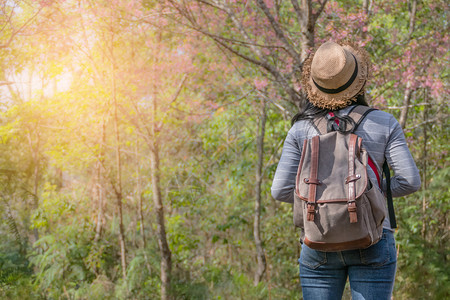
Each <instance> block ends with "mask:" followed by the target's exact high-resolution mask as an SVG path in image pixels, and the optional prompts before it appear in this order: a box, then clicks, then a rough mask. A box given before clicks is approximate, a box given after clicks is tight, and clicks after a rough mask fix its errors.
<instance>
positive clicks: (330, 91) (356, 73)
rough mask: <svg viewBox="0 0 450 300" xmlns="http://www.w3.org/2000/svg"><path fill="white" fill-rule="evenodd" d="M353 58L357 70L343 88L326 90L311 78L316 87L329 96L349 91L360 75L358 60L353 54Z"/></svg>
mask: <svg viewBox="0 0 450 300" xmlns="http://www.w3.org/2000/svg"><path fill="white" fill-rule="evenodd" d="M351 54H352V56H353V59H354V60H355V70H354V71H353V74H352V76H351V77H350V79H349V80H348V81H347V82H346V83H345V84H344V85H342V86H340V87H338V88H337V89H327V88H324V87H322V86H320V85H318V84H317V82H316V81H315V80H314V78H311V79H312V81H313V82H314V85H315V86H316V87H317V88H318V89H319V90H320V91H321V92H324V93H327V94H338V93H340V92H342V91H344V90H345V89H347V88H348V87H349V86H350V85H351V84H352V83H353V81H355V79H356V75H358V60H357V59H356V57H355V56H354V55H353V53H351Z"/></svg>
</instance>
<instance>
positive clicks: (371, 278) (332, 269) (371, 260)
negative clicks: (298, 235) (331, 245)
mask: <svg viewBox="0 0 450 300" xmlns="http://www.w3.org/2000/svg"><path fill="white" fill-rule="evenodd" d="M299 263H300V281H301V285H302V292H303V298H304V299H305V300H312V299H317V300H333V299H339V300H340V299H341V298H342V294H343V292H344V288H345V283H346V281H347V276H348V278H349V281H350V289H351V292H352V299H353V300H360V299H376V300H385V299H386V300H389V299H391V294H392V289H393V288H394V278H395V270H396V266H397V253H396V249H395V240H394V234H393V232H391V231H389V230H386V229H383V237H382V238H381V240H380V241H379V242H378V243H376V244H375V245H372V246H371V247H369V248H367V249H362V250H350V251H341V252H322V251H317V250H313V249H311V248H309V247H308V246H306V245H305V244H303V245H302V251H301V253H300V259H299Z"/></svg>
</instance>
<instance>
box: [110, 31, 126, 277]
mask: <svg viewBox="0 0 450 300" xmlns="http://www.w3.org/2000/svg"><path fill="white" fill-rule="evenodd" d="M113 41H114V31H113V30H112V28H111V59H112V63H111V68H112V70H111V81H112V82H111V85H112V98H113V99H112V100H113V104H114V133H115V138H116V172H117V177H116V184H115V193H116V201H117V210H118V214H119V245H120V262H121V265H122V278H123V280H124V281H126V280H127V258H126V246H125V230H124V227H123V208H122V197H123V195H122V160H121V155H120V134H119V124H118V123H119V118H118V115H117V110H118V108H117V95H116V73H115V71H116V66H115V59H114V44H113Z"/></svg>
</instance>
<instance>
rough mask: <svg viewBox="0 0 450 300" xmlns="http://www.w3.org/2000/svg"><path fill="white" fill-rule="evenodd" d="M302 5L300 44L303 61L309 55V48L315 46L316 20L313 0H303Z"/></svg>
mask: <svg viewBox="0 0 450 300" xmlns="http://www.w3.org/2000/svg"><path fill="white" fill-rule="evenodd" d="M300 5H301V11H302V18H301V20H300V26H301V33H300V44H301V48H302V52H301V54H300V59H301V61H302V63H303V62H304V61H305V60H306V59H307V58H308V56H309V49H311V48H313V47H314V26H315V20H314V15H313V12H312V1H311V0H301V4H300Z"/></svg>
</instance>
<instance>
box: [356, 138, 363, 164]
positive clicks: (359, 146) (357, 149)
mask: <svg viewBox="0 0 450 300" xmlns="http://www.w3.org/2000/svg"><path fill="white" fill-rule="evenodd" d="M357 144H358V147H357V148H356V157H358V158H359V159H361V146H362V138H360V137H358V142H357Z"/></svg>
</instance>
